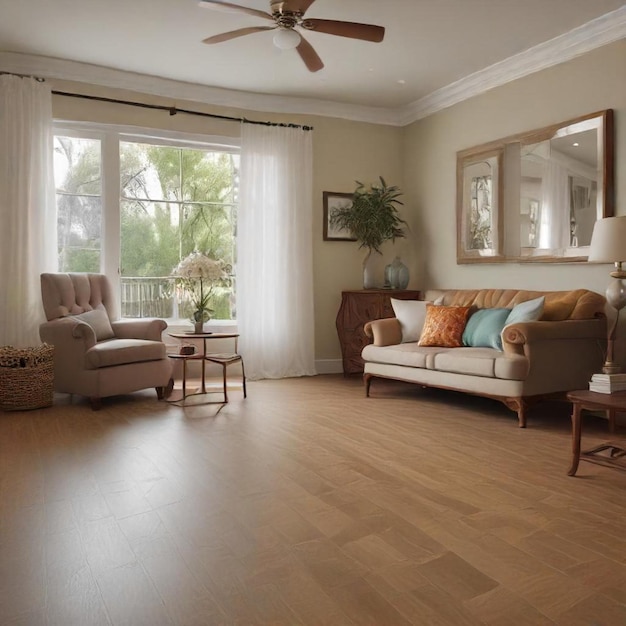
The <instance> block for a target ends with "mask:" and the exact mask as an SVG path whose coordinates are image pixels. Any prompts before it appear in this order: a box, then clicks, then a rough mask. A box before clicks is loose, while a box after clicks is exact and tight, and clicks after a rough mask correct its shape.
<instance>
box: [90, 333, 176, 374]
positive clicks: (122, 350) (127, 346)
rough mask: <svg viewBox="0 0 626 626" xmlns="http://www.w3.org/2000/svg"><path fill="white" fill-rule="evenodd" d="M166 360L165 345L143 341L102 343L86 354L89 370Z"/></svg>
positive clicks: (123, 340)
mask: <svg viewBox="0 0 626 626" xmlns="http://www.w3.org/2000/svg"><path fill="white" fill-rule="evenodd" d="M164 358H166V353H165V344H164V343H161V342H159V341H145V340H143V339H112V340H110V341H101V342H100V343H97V344H96V345H95V346H93V347H92V348H89V350H87V352H86V353H85V360H86V365H87V367H88V368H89V369H98V368H101V367H111V366H112V365H127V364H128V363H142V362H144V361H158V360H159V359H164Z"/></svg>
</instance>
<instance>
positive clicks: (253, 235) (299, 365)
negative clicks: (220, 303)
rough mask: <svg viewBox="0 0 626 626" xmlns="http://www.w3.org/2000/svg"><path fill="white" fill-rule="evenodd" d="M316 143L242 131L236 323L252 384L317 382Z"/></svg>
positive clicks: (281, 131) (287, 134)
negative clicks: (264, 381)
mask: <svg viewBox="0 0 626 626" xmlns="http://www.w3.org/2000/svg"><path fill="white" fill-rule="evenodd" d="M311 135H312V132H311V131H304V130H301V129H296V128H283V127H270V126H257V125H252V124H244V125H243V129H242V143H241V188H240V202H239V213H238V218H237V323H238V327H239V333H240V335H241V336H240V347H241V353H242V354H243V356H244V359H245V364H246V375H247V376H249V377H250V378H251V379H252V380H255V379H257V380H258V379H261V378H286V377H293V376H310V375H313V374H315V356H314V327H313V325H314V317H313V241H312V206H311V202H312V200H311V195H312V176H313V145H312V136H311Z"/></svg>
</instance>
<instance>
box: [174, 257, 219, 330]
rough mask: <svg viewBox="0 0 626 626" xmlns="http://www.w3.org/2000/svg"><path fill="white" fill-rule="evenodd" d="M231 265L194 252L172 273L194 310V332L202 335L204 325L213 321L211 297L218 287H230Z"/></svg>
mask: <svg viewBox="0 0 626 626" xmlns="http://www.w3.org/2000/svg"><path fill="white" fill-rule="evenodd" d="M230 272H231V267H230V265H228V264H226V263H225V262H224V261H222V260H221V259H218V260H215V259H211V258H209V257H208V256H206V255H205V254H202V253H201V252H197V251H195V252H192V253H191V254H190V255H189V256H187V257H185V258H184V259H183V260H182V261H181V262H180V263H179V264H178V265H177V266H176V267H175V268H174V270H173V271H172V275H173V276H175V277H176V280H177V282H178V283H179V285H180V286H181V287H182V289H183V291H184V292H185V293H186V294H187V297H188V298H189V302H190V304H191V306H192V308H193V311H192V321H193V324H194V332H195V333H196V334H202V333H203V332H204V323H205V322H208V321H209V320H210V319H211V313H213V310H212V309H211V308H210V306H209V305H210V303H211V297H212V296H213V292H214V290H215V288H216V287H228V286H230V280H231V279H230Z"/></svg>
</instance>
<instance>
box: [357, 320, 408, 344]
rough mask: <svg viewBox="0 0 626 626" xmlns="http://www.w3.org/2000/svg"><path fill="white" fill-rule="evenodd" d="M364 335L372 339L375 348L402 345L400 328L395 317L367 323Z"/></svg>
mask: <svg viewBox="0 0 626 626" xmlns="http://www.w3.org/2000/svg"><path fill="white" fill-rule="evenodd" d="M364 330H365V334H366V335H367V336H368V337H370V338H371V339H373V340H374V341H373V342H372V343H373V344H374V345H375V346H393V345H395V344H398V343H402V328H401V327H400V322H399V321H398V320H397V318H395V317H389V318H386V319H382V320H373V321H371V322H367V324H365V326H364Z"/></svg>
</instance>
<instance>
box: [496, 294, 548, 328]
mask: <svg viewBox="0 0 626 626" xmlns="http://www.w3.org/2000/svg"><path fill="white" fill-rule="evenodd" d="M545 302H546V299H545V297H544V296H541V297H540V298H535V299H534V300H527V301H526V302H520V303H519V304H516V305H515V306H514V307H513V310H512V311H511V313H510V315H509V317H508V318H507V320H506V323H505V326H508V325H509V324H516V323H518V322H534V321H536V320H538V319H539V318H540V317H541V316H542V315H543V306H544V304H545Z"/></svg>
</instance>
